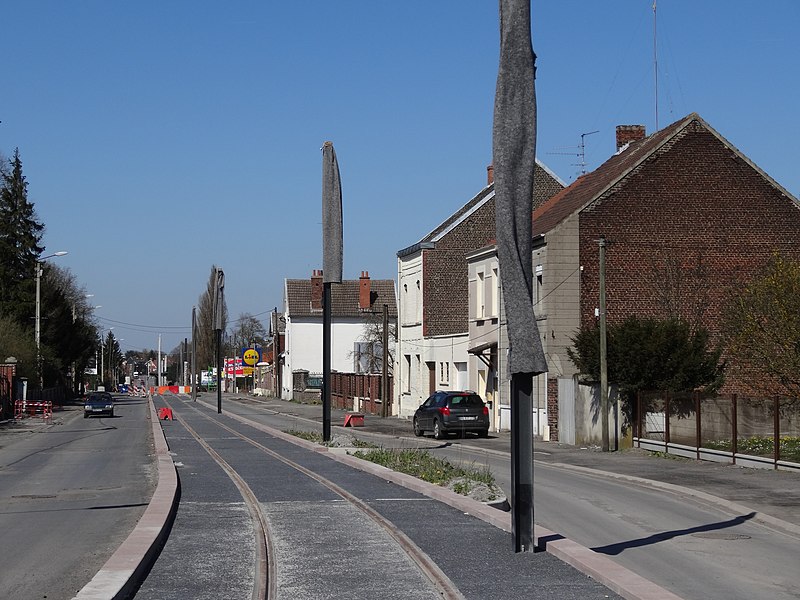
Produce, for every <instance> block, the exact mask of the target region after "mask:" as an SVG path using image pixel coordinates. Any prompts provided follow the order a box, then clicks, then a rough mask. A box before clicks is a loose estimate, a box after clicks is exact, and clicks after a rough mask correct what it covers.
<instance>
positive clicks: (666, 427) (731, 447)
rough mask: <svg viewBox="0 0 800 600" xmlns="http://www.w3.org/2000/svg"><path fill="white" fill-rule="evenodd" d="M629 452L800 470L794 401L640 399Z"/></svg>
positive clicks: (798, 414) (687, 396) (692, 396)
mask: <svg viewBox="0 0 800 600" xmlns="http://www.w3.org/2000/svg"><path fill="white" fill-rule="evenodd" d="M633 436H634V446H638V447H641V448H647V449H649V450H662V451H665V452H669V453H671V454H679V455H682V456H691V457H693V458H697V459H704V460H716V461H726V460H727V461H729V462H731V463H733V464H739V465H744V466H761V467H763V466H771V467H772V468H775V469H778V468H780V467H785V468H789V469H800V400H798V399H795V398H780V397H774V398H748V397H741V396H737V395H736V394H732V395H729V396H714V397H710V398H703V397H701V396H700V395H699V394H696V393H684V394H673V393H662V392H658V393H653V392H649V393H640V394H639V395H638V396H637V400H636V410H635V412H634V429H633Z"/></svg>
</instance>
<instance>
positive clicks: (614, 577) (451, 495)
mask: <svg viewBox="0 0 800 600" xmlns="http://www.w3.org/2000/svg"><path fill="white" fill-rule="evenodd" d="M198 402H201V403H202V404H204V405H205V406H207V407H210V408H214V407H211V406H210V405H209V404H207V403H206V402H204V401H198ZM225 414H226V416H228V417H230V418H232V419H235V420H236V421H239V422H241V423H244V424H246V425H248V426H250V427H253V428H255V429H258V430H260V431H263V432H264V433H268V434H270V435H272V436H275V437H277V438H280V439H282V440H285V441H288V442H290V443H292V444H295V445H297V446H301V447H303V448H306V449H309V450H313V451H315V452H320V453H322V454H326V455H327V456H328V457H330V458H331V459H333V460H336V461H338V462H340V463H343V464H346V465H348V466H350V467H353V468H355V469H359V470H360V471H364V472H367V473H371V474H373V475H375V476H376V477H381V478H382V479H385V480H387V481H391V482H392V483H396V484H397V485H401V486H403V487H405V488H407V489H410V490H413V491H415V492H418V493H420V494H423V495H425V496H428V497H429V498H433V499H434V500H438V501H439V502H444V503H445V504H447V505H449V506H452V507H453V508H455V509H457V510H460V511H462V512H464V513H467V514H469V515H472V516H474V517H476V518H478V519H481V520H482V521H484V522H486V523H489V524H490V525H493V526H495V527H497V528H499V529H502V530H503V531H507V532H509V533H510V532H511V515H510V513H506V512H502V511H500V510H497V509H496V508H492V507H489V506H486V505H485V504H483V503H481V502H478V501H476V500H472V499H471V498H468V497H466V496H462V495H460V494H457V493H455V492H453V491H451V490H448V489H446V488H443V487H441V486H438V485H435V484H432V483H428V482H426V481H422V480H421V479H417V478H416V477H412V476H411V475H406V474H405V473H398V472H396V471H392V470H391V469H388V468H387V467H384V466H381V465H378V464H375V463H371V462H369V461H366V460H362V459H360V458H355V457H353V456H350V455H347V454H344V453H341V452H336V451H333V452H332V451H331V449H329V448H328V447H326V446H320V445H319V444H315V443H313V442H309V441H307V440H304V439H301V438H298V437H296V436H293V435H291V434H288V433H284V432H283V431H280V430H278V429H274V428H272V427H270V426H268V425H263V424H261V423H257V422H255V421H251V420H249V419H246V418H245V417H241V416H239V415H236V414H234V413H231V412H227V413H225ZM534 537H535V538H536V540H537V546H539V547H540V548H543V549H544V550H545V551H547V552H549V553H551V554H552V555H554V556H556V557H557V558H559V559H561V560H562V561H564V562H565V563H567V564H569V565H570V566H572V567H574V568H575V569H577V570H578V571H580V572H581V573H584V574H585V575H588V576H590V577H592V578H593V579H595V580H596V581H599V582H600V583H602V584H603V585H605V586H606V587H608V588H609V589H610V590H612V591H614V592H615V593H617V594H619V595H620V596H622V597H623V598H627V599H628V600H681V598H680V596H676V595H675V594H673V593H672V592H670V591H668V590H666V589H664V588H662V587H661V586H658V585H656V584H655V583H653V582H651V581H649V580H647V579H645V578H644V577H641V576H640V575H637V574H636V573H634V572H633V571H631V570H629V569H626V568H625V567H623V566H621V565H619V564H617V563H616V562H614V561H613V560H612V559H610V558H608V557H606V556H603V555H602V554H598V553H597V552H594V551H592V550H590V549H589V548H586V547H585V546H581V545H580V544H578V543H576V542H573V541H572V540H569V539H567V538H565V537H564V536H562V535H560V534H557V533H554V532H552V531H550V530H548V529H545V528H544V527H539V526H538V525H535V526H534Z"/></svg>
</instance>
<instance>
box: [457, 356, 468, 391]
mask: <svg viewBox="0 0 800 600" xmlns="http://www.w3.org/2000/svg"><path fill="white" fill-rule="evenodd" d="M456 389H457V390H467V389H469V377H468V373H467V363H465V362H457V363H456Z"/></svg>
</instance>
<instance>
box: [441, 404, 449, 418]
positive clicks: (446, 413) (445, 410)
mask: <svg viewBox="0 0 800 600" xmlns="http://www.w3.org/2000/svg"><path fill="white" fill-rule="evenodd" d="M439 414H440V415H444V416H445V417H449V416H450V407H449V406H440V407H439Z"/></svg>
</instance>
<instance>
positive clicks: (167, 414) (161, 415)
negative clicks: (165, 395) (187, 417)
mask: <svg viewBox="0 0 800 600" xmlns="http://www.w3.org/2000/svg"><path fill="white" fill-rule="evenodd" d="M158 420H159V421H172V409H171V408H167V407H162V408H159V409H158Z"/></svg>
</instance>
